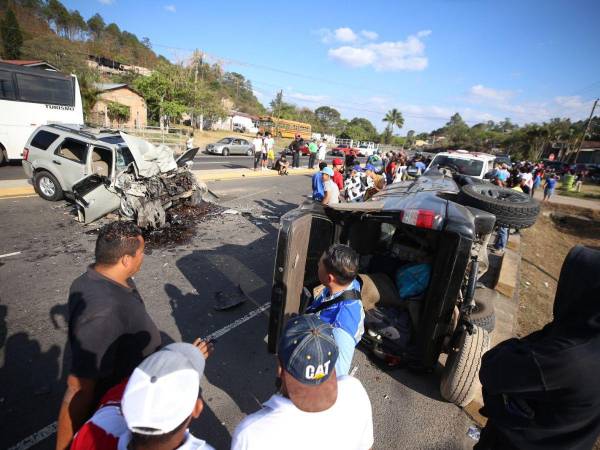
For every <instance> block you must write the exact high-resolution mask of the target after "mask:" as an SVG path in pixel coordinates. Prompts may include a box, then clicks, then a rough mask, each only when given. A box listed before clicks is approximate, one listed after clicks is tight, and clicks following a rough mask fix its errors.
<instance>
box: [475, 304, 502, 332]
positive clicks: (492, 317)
mask: <svg viewBox="0 0 600 450" xmlns="http://www.w3.org/2000/svg"><path fill="white" fill-rule="evenodd" d="M470 319H471V323H472V324H473V325H477V326H478V327H481V328H483V329H484V330H485V331H487V332H488V333H491V332H492V331H494V328H495V327H496V313H495V311H494V303H493V302H492V300H491V299H489V298H487V297H482V298H475V309H474V310H473V311H471V316H470Z"/></svg>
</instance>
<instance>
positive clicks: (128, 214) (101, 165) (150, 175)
mask: <svg viewBox="0 0 600 450" xmlns="http://www.w3.org/2000/svg"><path fill="white" fill-rule="evenodd" d="M197 152H198V149H197V148H195V149H191V150H189V151H187V152H186V153H184V154H183V155H182V156H180V157H179V158H177V159H175V157H174V155H173V151H172V150H171V149H170V148H169V147H167V146H166V145H158V146H156V145H153V144H151V143H149V142H147V141H145V140H143V139H140V138H138V137H135V136H131V135H128V134H125V133H122V132H120V133H116V132H114V131H110V130H93V129H83V128H79V127H71V126H63V125H46V126H43V127H40V128H39V129H38V130H36V132H34V134H33V135H32V137H31V138H30V139H29V141H28V143H27V146H26V157H25V158H24V161H23V168H24V169H25V172H26V174H27V175H28V176H29V177H30V178H31V179H32V182H33V185H34V187H35V189H36V192H37V193H38V194H39V195H40V196H41V197H42V198H45V199H46V200H50V201H56V200H60V199H61V198H63V197H69V198H72V199H74V201H75V204H76V207H77V215H78V219H79V220H80V221H81V222H83V223H90V222H93V221H95V220H97V219H99V218H101V217H103V216H105V215H106V214H108V213H111V212H113V211H118V212H119V213H120V214H121V216H123V217H125V218H127V219H130V220H134V221H136V222H137V224H138V225H139V226H140V227H143V228H161V227H163V226H164V225H165V223H166V220H167V210H168V209H169V208H171V207H172V206H175V205H177V204H181V203H188V204H191V205H196V204H198V203H200V202H201V201H202V197H203V195H204V194H205V193H206V191H207V188H206V185H204V184H203V183H199V182H198V181H197V180H196V178H195V176H194V175H193V174H192V172H191V171H190V169H189V166H190V165H191V164H192V161H193V159H194V157H195V155H196V153H197Z"/></svg>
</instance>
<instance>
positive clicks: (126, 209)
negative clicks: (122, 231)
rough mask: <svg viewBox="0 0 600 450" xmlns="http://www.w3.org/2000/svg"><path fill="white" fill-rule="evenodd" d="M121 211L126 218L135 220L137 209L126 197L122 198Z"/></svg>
mask: <svg viewBox="0 0 600 450" xmlns="http://www.w3.org/2000/svg"><path fill="white" fill-rule="evenodd" d="M120 211H121V214H122V215H123V216H124V217H127V218H128V219H131V220H135V209H134V207H133V206H132V205H131V204H130V203H129V201H128V200H127V199H126V198H125V197H121V208H120Z"/></svg>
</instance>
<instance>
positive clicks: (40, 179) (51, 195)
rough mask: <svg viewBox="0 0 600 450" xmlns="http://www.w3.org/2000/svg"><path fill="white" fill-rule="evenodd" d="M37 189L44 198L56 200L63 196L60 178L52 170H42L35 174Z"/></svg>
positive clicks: (51, 200)
mask: <svg viewBox="0 0 600 450" xmlns="http://www.w3.org/2000/svg"><path fill="white" fill-rule="evenodd" d="M34 183H35V190H36V192H37V193H38V194H39V196H40V197H42V198H43V199H44V200H48V201H50V202H56V201H58V200H61V199H62V198H63V196H64V195H63V190H62V187H61V186H60V183H59V182H58V180H57V179H56V178H55V177H54V175H52V174H51V173H50V172H46V171H41V172H38V173H36V174H35V176H34Z"/></svg>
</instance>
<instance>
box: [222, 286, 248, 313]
mask: <svg viewBox="0 0 600 450" xmlns="http://www.w3.org/2000/svg"><path fill="white" fill-rule="evenodd" d="M246 300H248V296H247V295H246V294H245V293H244V291H243V290H242V287H241V286H240V285H239V284H238V286H237V289H235V290H231V291H229V292H223V291H217V292H215V305H214V308H215V309H216V310H217V311H224V310H226V309H231V308H233V307H234V306H238V305H241V304H242V303H244V302H245V301H246Z"/></svg>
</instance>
